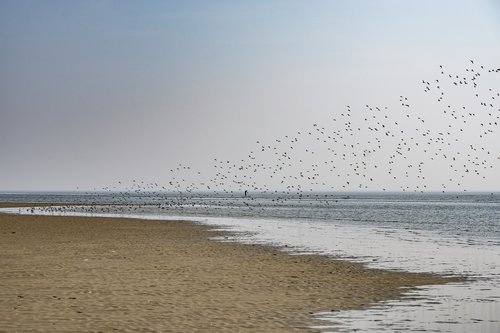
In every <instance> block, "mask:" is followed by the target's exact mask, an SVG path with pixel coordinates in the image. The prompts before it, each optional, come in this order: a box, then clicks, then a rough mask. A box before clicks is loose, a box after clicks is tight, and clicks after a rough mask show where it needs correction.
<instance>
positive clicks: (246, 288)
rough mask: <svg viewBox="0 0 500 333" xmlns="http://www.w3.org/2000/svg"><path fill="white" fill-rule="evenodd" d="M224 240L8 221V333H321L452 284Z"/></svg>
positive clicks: (4, 309) (95, 223) (138, 223)
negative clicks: (342, 313) (331, 317)
mask: <svg viewBox="0 0 500 333" xmlns="http://www.w3.org/2000/svg"><path fill="white" fill-rule="evenodd" d="M6 205H8V204H4V205H3V206H6ZM216 235H220V232H215V231H213V230H210V228H209V227H207V226H202V225H199V224H194V223H190V222H185V221H182V222H180V221H145V220H136V219H124V218H83V217H51V216H18V215H9V214H0V244H1V245H0V249H1V251H0V331H1V332H4V331H5V332H28V331H29V332H35V331H36V332H88V331H92V332H112V331H118V332H314V331H315V330H313V329H311V328H309V326H311V325H317V324H318V323H319V322H318V320H317V319H315V317H314V316H313V315H312V314H313V313H315V312H318V311H338V310H342V309H352V308H363V307H366V306H368V305H369V304H370V303H372V302H377V301H382V300H387V299H394V298H397V297H398V296H400V294H401V292H402V291H403V290H405V289H406V288H409V287H414V286H418V285H426V284H438V283H446V282H450V281H452V279H448V278H443V277H438V276H435V275H427V274H411V273H401V272H389V271H384V270H376V269H367V268H365V267H363V266H362V265H360V264H355V263H349V262H346V261H342V260H334V259H331V258H326V257H321V256H311V255H307V256H296V255H289V254H286V253H284V252H282V251H280V250H279V249H276V248H272V247H266V246H258V245H244V244H235V243H225V242H216V241H213V240H210V239H209V238H210V237H213V236H216Z"/></svg>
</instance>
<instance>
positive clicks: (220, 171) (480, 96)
mask: <svg viewBox="0 0 500 333" xmlns="http://www.w3.org/2000/svg"><path fill="white" fill-rule="evenodd" d="M439 67H440V68H439V72H440V74H438V76H437V77H436V78H434V79H432V80H425V79H424V80H422V85H423V89H422V92H423V94H424V95H423V96H424V97H423V98H419V99H417V101H418V102H419V103H424V104H423V105H422V106H419V105H417V106H415V104H418V103H413V102H412V100H411V98H410V97H408V96H403V95H401V96H399V100H398V103H397V105H393V106H388V105H383V106H380V105H370V104H366V105H364V106H363V107H361V108H356V109H355V108H353V107H351V106H346V107H345V109H344V110H341V111H337V112H335V113H334V114H333V115H332V116H331V119H330V120H329V121H328V122H322V123H313V124H311V125H310V126H309V127H308V128H305V129H302V130H299V131H296V132H294V133H289V134H288V135H284V136H281V137H278V138H275V139H274V140H271V141H264V140H258V141H256V142H255V145H254V149H252V150H251V151H249V152H248V153H247V154H245V156H244V157H243V158H241V159H239V160H229V159H220V158H214V159H213V161H212V162H213V163H212V172H209V173H207V172H206V171H204V172H201V171H198V170H196V168H195V167H193V166H190V165H186V164H182V163H180V164H177V165H176V166H175V167H172V168H171V169H170V170H169V176H168V179H167V181H166V182H164V183H162V182H144V181H139V180H133V181H132V182H131V183H129V184H127V186H125V182H118V184H116V186H110V187H104V188H102V189H101V191H105V192H109V195H110V196H112V197H113V202H115V203H120V204H127V203H130V202H131V197H136V198H138V197H141V196H148V198H156V201H154V202H155V204H157V205H158V207H160V208H163V209H170V208H174V207H185V206H189V205H195V204H200V198H202V199H203V200H204V201H203V203H204V204H206V205H214V206H228V205H229V206H230V205H231V202H232V201H231V200H230V199H237V201H238V203H239V204H240V205H246V206H248V207H249V208H252V207H255V205H252V201H254V200H256V199H257V198H262V197H266V196H268V197H269V198H271V200H272V201H273V202H274V203H276V204H277V203H284V202H286V201H287V200H290V199H294V200H309V201H310V202H311V203H312V204H313V203H314V202H317V201H318V200H323V201H324V202H326V203H329V202H331V201H330V200H331V198H333V197H335V195H333V194H332V192H345V191H360V190H364V191H402V192H418V193H425V192H429V191H436V190H438V191H442V192H447V191H453V192H455V191H464V192H465V191H467V186H468V184H471V183H472V184H477V183H480V182H486V181H488V180H487V178H488V176H489V175H491V174H492V173H493V169H494V168H495V166H496V163H497V161H498V160H499V159H500V154H499V151H498V150H496V151H495V149H496V147H495V140H496V142H499V141H498V135H496V136H495V134H497V130H498V126H499V123H500V103H498V102H499V101H500V86H499V87H497V88H496V89H495V88H494V87H493V85H494V84H495V83H498V81H499V80H498V77H499V75H500V68H487V67H486V66H483V65H478V64H476V62H474V61H473V60H471V61H470V63H468V66H467V68H465V71H462V72H461V73H451V72H450V71H448V70H446V68H445V67H444V66H439ZM495 80H496V81H495ZM422 101H423V102H422ZM204 170H206V168H204ZM96 190H97V189H96ZM337 197H338V194H337ZM139 201H140V200H139ZM149 202H150V203H151V199H149ZM138 207H140V205H135V206H134V207H133V209H139V208H138ZM88 209H89V210H92V209H97V208H96V206H95V205H91V206H89V208H88ZM101 209H102V208H101Z"/></svg>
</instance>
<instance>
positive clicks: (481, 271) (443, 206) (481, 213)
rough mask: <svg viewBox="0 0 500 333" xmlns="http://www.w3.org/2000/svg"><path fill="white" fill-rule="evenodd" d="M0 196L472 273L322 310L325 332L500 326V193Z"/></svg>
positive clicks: (392, 265) (403, 266) (297, 248)
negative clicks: (367, 303) (368, 302)
mask: <svg viewBox="0 0 500 333" xmlns="http://www.w3.org/2000/svg"><path fill="white" fill-rule="evenodd" d="M0 201H29V202H43V201H48V202H74V203H81V202H85V203H113V205H111V206H109V205H106V206H101V205H90V206H65V207H56V208H35V209H33V210H32V209H30V208H26V209H24V208H21V209H19V208H15V209H4V211H10V212H17V213H23V214H74V215H99V216H117V215H119V216H131V217H141V218H144V219H156V218H161V219H173V218H175V219H186V220H193V221H197V222H199V223H204V224H210V225H213V226H216V227H217V228H219V229H222V230H231V231H235V233H232V234H231V236H230V237H224V238H223V239H220V240H221V241H239V242H246V243H260V244H269V245H275V246H280V247H283V248H286V249H287V250H288V251H291V252H293V253H297V254H300V253H311V252H312V253H318V254H321V255H329V256H336V257H342V258H345V259H346V260H352V261H356V262H363V263H365V264H366V265H367V266H369V267H376V268H385V269H391V270H405V271H412V272H433V273H439V274H444V275H460V276H465V277H467V281H465V282H463V283H453V284H447V285H440V286H424V287H421V288H418V289H417V290H413V291H411V292H409V293H407V294H406V295H405V297H403V298H402V299H399V300H393V301H389V302H382V303H376V304H373V305H372V306H371V307H369V308H368V309H365V310H352V311H340V312H328V313H318V314H316V315H317V316H318V317H319V318H321V319H324V323H325V324H324V325H322V326H321V328H322V329H323V330H324V331H326V332H328V331H332V332H333V331H341V332H352V331H361V332H488V333H493V332H500V194H498V193H472V194H464V193H461V194H453V193H444V194H443V193H439V194H438V193H430V194H402V193H311V194H310V195H309V196H308V197H298V196H287V197H283V196H281V197H280V196H276V195H270V194H255V193H250V194H249V195H248V196H247V197H245V196H244V195H243V194H242V193H241V194H233V195H213V194H210V193H201V194H196V195H195V194H190V195H189V196H186V195H183V196H180V195H178V194H168V193H133V194H132V193H90V194H81V193H27V194H26V193H5V194H0Z"/></svg>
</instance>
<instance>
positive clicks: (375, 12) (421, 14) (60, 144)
mask: <svg viewBox="0 0 500 333" xmlns="http://www.w3.org/2000/svg"><path fill="white" fill-rule="evenodd" d="M499 59H500V5H499V4H498V2H496V1H479V0H475V1H472V0H470V1H465V0H456V1H429V0H424V1H397V0H393V1H388V0H381V1H369V0H365V1H362V0H345V1H340V0H339V1H334V0H331V1H273V0H271V1H269V0H266V1H118V0H116V1H111V0H99V1H98V0H95V1H92V0H89V1H63V0H61V1H52V0H48V1H29V0H15V1H14V0H13V1H10V0H0V191H27V190H75V189H77V188H78V189H93V188H102V187H107V186H117V187H120V186H121V185H118V184H119V183H118V182H120V184H125V183H127V184H128V183H130V182H132V181H133V180H141V181H145V182H158V183H159V184H165V185H167V186H168V184H169V182H170V181H171V179H172V177H173V174H172V172H175V170H176V168H178V167H179V164H181V165H182V166H189V167H190V170H199V172H200V174H201V176H200V175H198V173H193V174H194V175H196V176H193V178H192V181H193V182H195V181H197V182H202V183H204V184H206V183H207V182H208V179H213V177H220V176H214V175H213V174H214V173H217V172H219V171H220V169H217V168H216V169H214V159H218V160H219V161H220V160H224V161H226V160H227V161H230V163H228V164H229V165H233V163H234V165H237V164H238V162H239V163H242V164H245V165H247V161H246V160H245V159H246V158H250V159H251V157H249V156H252V157H253V158H254V159H253V161H254V162H253V163H255V161H259V163H260V164H262V166H264V165H266V166H267V165H276V163H277V162H276V161H275V160H273V159H276V156H279V155H276V156H272V155H269V154H266V151H264V152H262V154H260V155H258V154H257V153H258V152H261V149H260V148H261V145H264V146H268V145H269V146H270V148H269V149H273V148H276V146H272V144H278V143H279V144H281V143H282V141H283V140H285V139H290V138H291V137H292V136H293V135H295V136H296V135H297V133H298V132H300V131H303V132H307V131H310V130H311V129H312V130H313V131H314V130H317V129H321V128H324V130H323V131H324V132H328V133H336V132H335V131H336V130H338V129H342V130H344V129H345V124H346V122H344V120H343V117H344V118H345V117H346V116H342V114H344V113H345V112H346V106H347V105H349V106H350V108H351V111H349V112H350V113H351V114H352V117H353V118H351V120H352V124H354V125H353V126H358V125H359V126H360V127H361V126H364V127H363V129H360V130H359V131H358V132H357V134H356V136H354V137H350V138H349V137H347V136H343V137H342V138H341V137H338V138H339V140H340V142H330V141H329V142H323V140H322V139H321V140H319V139H317V140H314V138H313V137H312V136H311V137H310V138H309V139H308V140H312V141H307V140H301V144H302V145H303V146H302V147H301V148H300V149H302V148H303V149H304V151H305V150H306V149H309V150H312V151H314V152H316V154H315V156H309V155H307V154H306V155H304V156H302V155H300V156H297V157H294V158H295V160H294V163H290V165H289V166H287V168H285V169H286V170H283V169H281V170H280V171H279V173H282V175H280V176H282V178H279V177H278V176H275V178H274V179H270V178H269V177H268V175H267V174H266V172H260V173H259V172H256V173H255V174H254V175H253V177H254V178H252V179H253V181H254V182H257V183H259V186H262V184H266V186H267V187H266V188H268V189H271V188H279V187H286V185H287V181H288V180H286V179H285V178H286V177H290V179H292V178H291V177H292V176H293V175H297V174H299V173H300V172H302V170H306V171H310V172H312V173H314V172H319V171H318V168H316V167H315V166H314V165H318V164H321V163H323V162H326V161H328V162H330V161H332V162H331V163H332V164H335V165H336V166H337V168H336V170H335V171H334V172H330V171H329V170H331V169H329V168H327V167H325V170H321V181H320V182H319V184H316V183H314V184H309V183H308V184H305V183H301V184H302V185H301V186H303V187H302V188H303V189H305V188H307V189H309V188H314V189H318V190H322V189H327V190H330V189H332V190H349V189H351V190H357V189H364V190H381V189H382V188H383V189H387V190H396V191H397V190H401V189H405V188H406V189H408V190H415V189H417V188H418V189H419V190H420V189H423V183H424V182H423V180H422V178H420V177H419V176H422V175H424V174H425V176H426V181H425V184H426V185H427V187H425V189H426V190H442V189H443V188H446V189H447V190H454V189H455V190H462V189H467V190H469V191H497V190H500V176H499V175H498V174H500V173H498V172H495V170H498V167H499V166H500V164H499V162H500V161H499V160H498V157H499V156H500V154H499V149H498V145H496V146H495V142H500V137H499V135H498V130H497V129H496V125H494V124H493V125H491V124H490V126H489V127H488V128H489V129H491V130H490V132H488V133H487V135H485V136H484V137H482V136H481V137H479V136H478V133H479V132H478V131H480V130H482V128H484V126H488V123H491V121H492V120H493V121H494V120H495V113H494V112H496V111H497V109H498V108H497V107H496V106H497V104H495V107H494V108H493V107H492V109H491V110H493V111H494V112H493V115H491V116H488V115H487V113H484V112H483V113H481V112H480V110H482V109H481V108H480V107H479V106H478V105H477V103H476V100H474V99H473V96H474V94H472V92H473V90H471V88H469V87H470V85H469V86H468V87H467V89H465V90H460V89H462V88H461V87H458V88H456V87H455V86H454V84H453V82H451V81H450V82H447V83H446V84H445V83H443V84H442V87H441V88H437V89H444V86H446V87H449V89H448V88H447V89H448V90H447V98H449V100H451V101H453V102H454V103H455V104H453V105H452V106H453V107H455V106H456V108H457V109H460V108H461V107H462V106H465V105H466V106H467V113H470V112H475V111H476V109H477V110H478V111H477V116H474V122H472V123H471V122H469V123H467V124H466V125H465V128H463V131H461V132H458V128H457V132H456V133H455V132H453V133H452V134H450V135H449V136H448V137H447V138H448V139H449V140H448V139H446V140H448V141H449V143H450V145H444V143H443V142H440V141H439V140H438V139H436V138H437V137H438V133H440V132H441V131H443V129H444V128H448V126H451V125H450V124H451V119H450V118H449V117H448V115H449V113H448V114H445V113H442V110H443V108H446V106H444V107H443V105H442V104H439V103H437V102H436V96H433V97H432V98H431V97H429V96H430V94H432V93H433V92H430V93H427V92H426V91H424V86H425V84H424V85H422V80H424V81H432V84H434V83H435V81H433V80H435V79H436V78H438V77H439V75H444V77H446V74H448V71H449V72H450V73H451V72H453V73H462V74H463V75H465V73H468V74H470V72H469V71H468V70H469V69H470V68H471V67H472V66H476V67H474V68H475V69H476V72H477V71H479V70H480V69H479V67H478V66H480V65H479V64H481V65H483V64H484V68H490V67H491V68H497V67H500V63H499ZM470 60H473V61H474V64H472V62H471V61H470ZM440 66H444V67H445V68H446V74H441V71H442V68H441V67H440ZM466 69H467V72H466ZM462 74H461V75H462ZM481 80H482V81H481V82H484V83H482V86H481V87H482V89H483V90H484V92H485V94H486V93H487V92H488V91H489V90H488V89H490V88H488V87H492V88H493V90H492V91H490V92H491V93H493V92H494V91H495V89H497V90H498V91H500V84H499V81H500V74H499V75H497V76H494V75H486V74H485V75H483V76H482V77H481ZM441 82H442V81H441ZM435 86H436V85H434V86H433V87H434V88H435ZM434 88H433V89H434ZM486 88H488V89H486ZM435 90H436V89H434V90H433V91H435ZM448 92H449V93H448ZM400 96H405V97H407V98H408V99H409V100H411V103H409V104H411V108H410V109H411V112H412V114H411V119H412V121H408V123H407V124H406V125H405V126H407V127H405V128H404V133H403V132H401V133H400V134H399V137H393V138H394V139H393V140H392V141H384V142H382V143H381V146H382V147H381V148H380V149H379V150H377V152H376V153H375V152H374V151H373V153H372V155H373V158H371V159H369V160H363V159H362V158H361V157H360V156H361V155H360V154H362V152H363V151H364V150H365V152H366V149H368V146H369V145H370V147H371V145H372V144H373V143H374V142H375V141H376V138H378V135H379V133H377V134H375V133H374V132H373V131H372V130H371V129H368V128H369V127H370V126H368V125H367V124H368V123H366V121H364V120H363V118H365V119H366V113H364V112H367V110H366V109H365V106H366V105H370V106H373V105H379V106H388V108H387V109H384V110H385V111H384V116H388V117H387V118H384V117H383V115H382V114H380V117H381V118H380V119H387V120H386V121H387V124H386V125H387V126H389V123H390V124H394V123H395V122H398V121H397V120H396V119H400V118H401V116H402V111H401V110H406V109H405V106H401V103H400V101H399V100H400ZM481 96H484V95H481ZM499 99H500V98H499ZM495 102H496V101H495ZM450 103H451V102H450ZM488 104H489V103H488ZM498 106H499V107H500V105H498ZM464 110H465V109H464ZM471 110H473V111H471ZM464 114H465V113H464ZM464 114H463V115H464ZM463 115H462V116H463ZM349 117H351V116H349ZM420 117H421V118H425V119H426V123H425V126H427V125H429V126H431V127H430V128H431V129H432V135H434V136H432V135H430V134H429V136H432V137H433V138H434V139H435V140H434V141H432V142H431V143H430V145H429V149H428V151H426V152H424V151H423V150H422V148H421V147H422V146H423V145H425V144H427V143H426V142H425V138H424V137H421V138H420V139H414V136H413V134H411V133H410V132H411V131H415V128H417V126H416V125H415V124H417V123H418V124H420V123H419V121H420V119H419V118H420ZM368 118H369V117H368ZM333 119H336V120H333ZM373 119H375V118H373ZM377 119H378V118H377ZM403 119H404V117H403ZM464 119H465V118H464ZM471 120H472V118H471ZM336 122H337V123H336ZM360 124H362V125H360ZM453 124H455V123H453ZM315 125H316V126H315ZM378 125H379V126H382V125H381V124H380V123H379V124H378ZM374 126H375V125H374ZM419 126H420V125H419ZM422 126H424V125H422ZM453 126H454V127H453V129H455V125H453ZM371 128H373V127H371ZM384 128H385V127H384ZM418 128H419V129H420V132H419V133H422V131H425V130H428V128H427V127H418ZM380 129H381V127H380ZM329 131H330V132H329ZM394 132H395V130H394V131H393V133H394ZM314 133H316V134H318V135H319V132H314ZM419 133H417V135H418V134H419ZM301 135H302V134H301ZM451 138H453V140H452V139H451ZM456 138H458V139H456ZM399 139H400V140H401V141H400V142H404V143H409V142H410V141H411V140H413V141H412V142H415V141H416V142H420V143H421V144H420V146H419V148H418V149H420V151H417V150H418V149H414V150H412V151H408V153H407V155H405V157H408V158H407V159H405V160H404V161H403V160H402V159H397V158H390V156H392V153H391V152H390V150H391V149H393V148H395V147H396V146H397V143H396V140H399ZM350 140H351V141H352V140H354V141H353V142H351V141H350ZM457 140H458V141H457ZM257 141H259V143H257ZM448 141H447V142H448ZM344 144H346V145H345V146H344ZM351 144H354V145H355V144H358V145H357V146H356V148H354V146H352V147H351V149H349V145H351ZM471 145H472V146H473V147H472V148H470V146H471ZM328 148H330V149H328ZM396 148H397V147H396ZM282 149H284V147H281V146H280V147H277V149H274V150H275V151H277V150H278V151H281V152H282V151H283V150H282ZM298 149H299V148H296V150H295V151H297V150H298ZM342 149H344V150H342ZM440 149H444V150H440ZM468 149H470V150H471V151H469V150H468ZM332 150H335V151H337V152H338V155H335V156H331V155H329V154H330V153H331V152H332ZM354 151H356V152H357V153H359V154H357V155H356V156H354V155H353V156H352V157H351V158H349V157H348V158H347V159H345V160H341V157H342V154H343V153H345V152H348V153H352V152H354ZM457 151H461V152H462V155H461V156H459V155H460V154H458V155H457ZM431 152H432V154H441V155H446V157H440V156H438V155H433V156H435V158H436V159H431V157H432V155H431ZM466 154H469V155H468V162H467V161H465V160H464V161H463V163H464V165H466V166H464V167H463V169H460V170H457V167H456V166H448V165H447V164H448V162H449V161H450V158H451V156H453V157H454V158H455V157H456V159H455V160H454V161H459V160H460V158H462V157H463V158H464V159H467V158H466V157H465V155H466ZM254 155H258V156H254ZM401 156H402V155H401ZM365 157H366V156H365ZM299 159H300V160H302V162H300V163H299ZM471 159H472V160H474V159H475V160H476V161H478V163H477V164H480V167H481V168H482V169H481V170H480V171H479V172H478V173H476V174H474V175H473V172H472V169H471V170H470V171H471V172H467V174H464V173H463V172H465V170H466V169H467V170H468V168H469V167H470V166H472V165H470V164H467V163H469V162H470V163H473V162H471V161H470V160H471ZM244 160H245V161H244ZM375 160H376V162H377V163H380V165H379V166H378V167H377V168H375V165H376V163H375ZM275 162H276V163H275ZM424 162H425V163H426V164H425V166H429V167H427V168H426V169H425V170H424V172H420V173H412V174H411V175H410V176H408V174H406V175H405V173H406V172H407V170H408V168H410V169H411V168H413V169H412V170H415V169H416V168H418V166H417V165H420V164H419V163H422V165H423V163H424ZM215 163H219V162H215ZM353 164H354V165H355V166H359V165H362V166H365V167H366V168H364V170H363V172H364V173H363V175H364V178H365V179H361V180H360V179H354V178H356V176H353V174H355V173H356V168H355V167H353ZM311 165H312V166H311ZM325 165H326V163H325ZM476 166H477V165H476ZM235 168H238V167H235ZM353 168H354V170H353ZM450 168H451V169H450ZM181 169H183V167H181ZM327 169H328V170H327ZM452 169H453V170H452ZM170 170H173V171H170ZM183 170H184V171H186V169H185V168H184V169H183ZM218 170H219V171H218ZM245 170H246V169H245ZM311 170H312V171H311ZM450 170H451V171H450ZM181 171H182V170H181ZM226 171H227V170H226ZM226 171H224V172H226ZM306 171H303V172H306ZM190 172H191V171H190ZM391 172H392V173H391ZM450 172H451V175H452V176H450ZM330 173H331V174H330ZM394 173H398V174H400V176H401V177H399V176H398V178H397V179H393V174H394ZM240 176H242V175H240ZM458 176H460V178H461V181H460V185H458V183H459V182H457V179H456V178H457V177H458ZM462 176H464V177H462ZM181 177H188V178H189V177H191V176H190V175H189V174H187V175H182V176H180V175H178V178H181ZM196 177H198V178H196ZM203 177H205V178H203ZM234 177H236V175H235V176H234ZM349 177H354V178H353V180H352V182H350V183H349V184H346V179H347V178H349ZM360 177H361V176H359V175H358V178H360ZM195 178H196V179H195ZM448 178H450V179H448ZM183 179H184V178H183ZM235 179H239V178H235ZM279 179H281V180H283V179H285V182H281V181H278V180H279ZM367 179H372V180H370V181H368V180H367ZM190 181H191V179H188V180H186V182H190ZM290 181H291V180H290ZM301 181H302V182H306V180H300V179H299V180H298V181H297V182H299V183H300V182H301ZM445 181H447V182H448V183H449V184H448V183H446V182H445ZM234 183H235V184H236V183H237V182H234ZM358 183H359V184H358ZM294 184H295V183H294ZM354 184H355V185H354ZM365 184H366V186H365ZM233 185H234V184H233ZM361 185H362V186H361ZM445 186H446V187H445ZM256 188H257V187H256Z"/></svg>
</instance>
